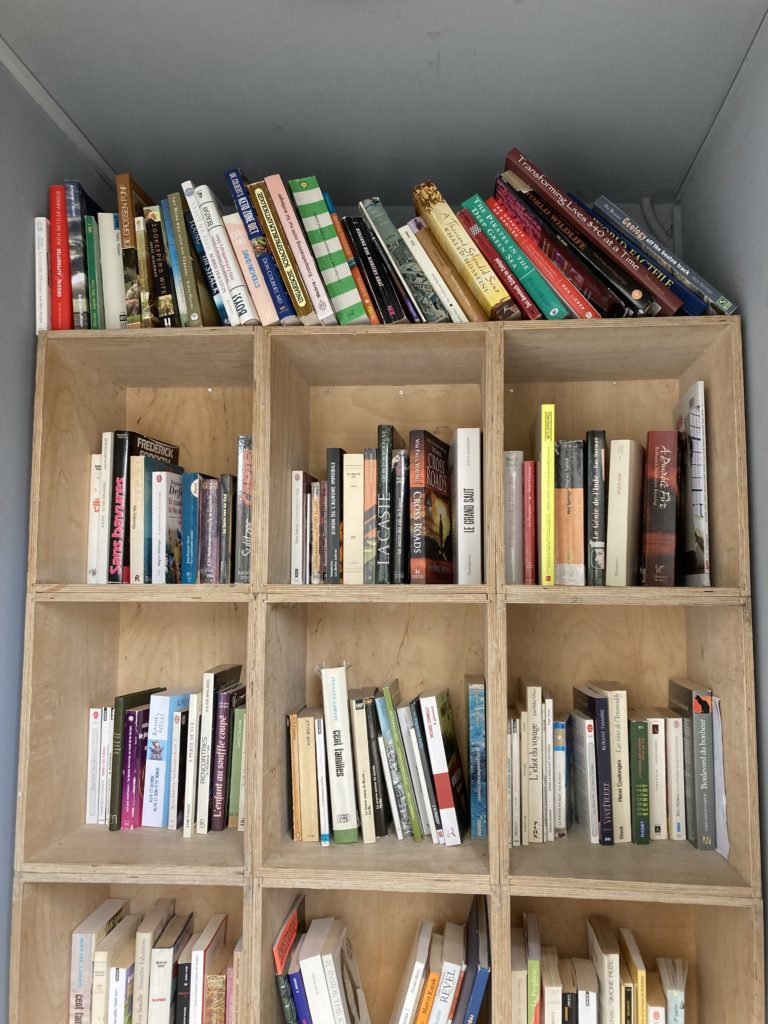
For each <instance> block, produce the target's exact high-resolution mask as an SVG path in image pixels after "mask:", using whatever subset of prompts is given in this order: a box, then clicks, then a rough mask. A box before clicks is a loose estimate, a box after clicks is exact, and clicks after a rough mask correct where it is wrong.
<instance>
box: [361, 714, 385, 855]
mask: <svg viewBox="0 0 768 1024" xmlns="http://www.w3.org/2000/svg"><path fill="white" fill-rule="evenodd" d="M365 721H366V735H367V738H368V761H369V764H370V768H371V802H372V804H373V827H374V832H375V835H376V838H377V839H378V838H381V837H383V836H385V835H386V834H387V803H386V797H385V795H384V794H385V789H386V786H385V782H384V777H383V770H382V765H381V755H380V752H379V735H380V730H379V718H378V714H377V712H376V704H375V701H374V699H373V698H372V697H368V698H366V701H365Z"/></svg>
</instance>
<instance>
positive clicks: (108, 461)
mask: <svg viewBox="0 0 768 1024" xmlns="http://www.w3.org/2000/svg"><path fill="white" fill-rule="evenodd" d="M114 441H115V438H114V434H113V433H112V431H111V430H105V431H104V433H103V434H102V435H101V498H100V500H99V541H98V555H97V560H96V582H97V583H106V582H107V566H108V565H109V514H110V510H111V505H112V495H111V493H110V491H111V490H112V452H113V450H114Z"/></svg>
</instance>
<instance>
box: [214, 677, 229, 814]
mask: <svg viewBox="0 0 768 1024" xmlns="http://www.w3.org/2000/svg"><path fill="white" fill-rule="evenodd" d="M231 707H232V693H231V691H229V690H219V692H218V693H217V694H216V720H215V732H214V737H213V761H212V764H213V768H212V771H211V832H223V830H224V828H225V827H226V824H227V815H226V810H227V762H228V761H229V719H230V714H229V713H230V709H231Z"/></svg>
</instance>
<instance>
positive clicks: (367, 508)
mask: <svg viewBox="0 0 768 1024" xmlns="http://www.w3.org/2000/svg"><path fill="white" fill-rule="evenodd" d="M376 470H377V462H376V449H375V448H366V449H365V451H364V452H363V534H364V539H363V583H375V582H376Z"/></svg>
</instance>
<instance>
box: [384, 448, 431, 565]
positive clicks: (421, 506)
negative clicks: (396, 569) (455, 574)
mask: <svg viewBox="0 0 768 1024" xmlns="http://www.w3.org/2000/svg"><path fill="white" fill-rule="evenodd" d="M408 448H409V478H410V479H409V483H410V491H411V515H410V533H411V557H410V562H411V565H410V577H411V583H426V581H427V541H426V536H425V529H426V526H425V521H426V516H427V511H426V507H425V506H426V483H427V467H426V455H425V452H424V431H423V430H412V431H411V432H410V434H409V436H408ZM379 472H381V470H379Z"/></svg>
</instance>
